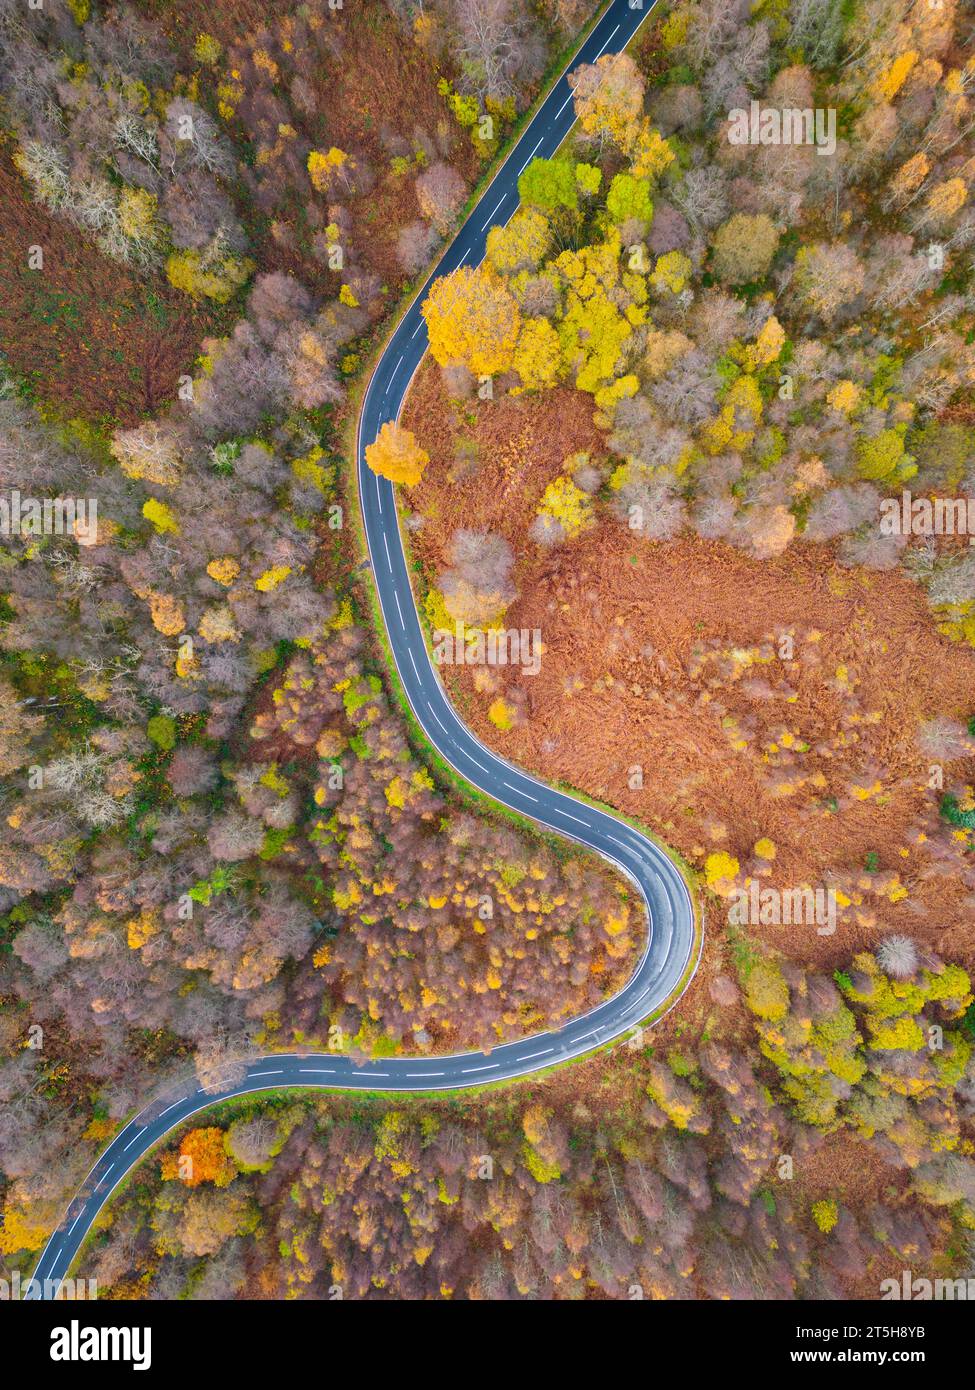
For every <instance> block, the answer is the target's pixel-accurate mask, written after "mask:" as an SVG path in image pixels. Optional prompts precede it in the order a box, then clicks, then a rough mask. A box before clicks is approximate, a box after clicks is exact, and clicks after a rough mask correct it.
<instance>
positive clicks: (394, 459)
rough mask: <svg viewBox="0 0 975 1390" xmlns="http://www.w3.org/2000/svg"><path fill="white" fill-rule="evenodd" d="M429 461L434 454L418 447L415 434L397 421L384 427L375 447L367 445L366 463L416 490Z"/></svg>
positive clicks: (387, 476)
mask: <svg viewBox="0 0 975 1390" xmlns="http://www.w3.org/2000/svg"><path fill="white" fill-rule="evenodd" d="M429 462H430V455H429V454H428V453H427V452H426V450H425V449H421V448H420V446H419V444H417V442H416V436H415V435H414V434H413V431H412V430H405V429H404V428H403V426H402V425H398V424H397V423H396V422H395V421H394V420H390V421H388V422H387V423H386V424H385V425H383V427H382V429H381V430H380V431H379V434H378V436H377V438H376V442H375V443H374V444H368V445H367V446H366V463H368V465H369V467H370V468H371V469H372V471H373V472H374V473H378V474H379V476H380V477H381V478H388V479H389V481H390V482H391V483H404V484H405V485H406V487H416V485H417V483H418V482H419V481H420V479H421V478H422V477H423V470H424V468H426V466H427V464H428V463H429Z"/></svg>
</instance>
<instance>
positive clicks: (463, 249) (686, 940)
mask: <svg viewBox="0 0 975 1390" xmlns="http://www.w3.org/2000/svg"><path fill="white" fill-rule="evenodd" d="M648 13H649V7H648V8H647V9H630V7H629V4H628V2H627V0H614V3H613V4H612V5H610V7H609V8H608V10H607V11H606V13H605V14H604V15H603V17H602V18H601V19H600V21H599V23H598V24H597V25H596V26H595V28H594V29H593V32H592V33H591V34H590V36H589V38H588V39H587V40H586V43H585V44H584V45H583V47H582V49H581V50H580V51H579V53H578V55H577V56H576V58H575V59H574V60H573V62H572V64H571V67H575V65H576V64H577V63H579V62H593V61H594V60H595V59H596V58H597V57H599V56H600V54H602V53H605V52H615V51H617V50H618V49H620V48H623V47H624V46H625V45H626V44H627V43H628V42H629V40H630V38H631V37H632V35H633V33H634V32H635V30H636V29H637V28H638V27H639V25H640V23H641V22H642V20H643V19H644V18H645V17H646V15H647V14H648ZM572 123H573V112H572V100H571V91H570V89H569V85H568V82H567V80H566V77H565V76H563V77H561V78H560V79H559V81H558V82H557V83H556V84H555V86H554V87H553V89H552V91H551V92H550V94H549V96H548V97H547V98H546V100H545V102H544V103H543V104H542V106H541V107H540V108H539V110H538V112H537V113H536V115H535V117H534V119H533V120H532V121H531V123H530V124H529V125H528V126H527V127H526V129H525V131H524V133H523V134H522V136H521V138H520V140H519V142H518V144H517V145H516V146H515V147H514V149H513V150H512V152H511V153H510V154H509V156H508V158H507V160H506V161H505V163H504V164H503V166H502V167H501V169H500V170H499V171H498V173H497V175H496V176H495V178H494V180H493V181H492V182H491V184H490V185H489V186H488V188H487V190H486V191H485V193H484V194H483V196H482V197H481V199H480V201H479V203H478V205H477V207H476V208H475V209H474V211H473V212H472V213H471V214H470V216H469V217H468V219H467V221H466V222H465V223H464V225H463V227H462V228H461V229H460V231H459V233H458V234H457V237H456V238H455V240H454V242H453V243H452V245H451V246H450V247H449V248H448V249H447V251H446V253H445V255H444V257H443V258H442V260H441V261H440V263H439V264H438V266H437V268H436V271H435V274H434V276H431V280H430V281H428V283H427V285H425V286H424V288H423V290H422V291H421V292H420V293H419V294H418V295H417V297H416V299H415V301H414V303H413V304H412V305H411V307H410V309H409V312H408V313H407V314H406V315H405V316H404V318H403V320H402V322H401V323H400V325H399V327H398V328H397V330H396V332H395V333H394V334H393V337H392V338H391V339H390V342H389V345H388V346H387V348H386V350H385V352H384V353H383V356H382V358H381V360H380V362H379V364H378V365H377V367H376V370H375V372H374V373H373V376H372V380H371V382H370V385H369V388H368V390H367V392H366V396H365V399H364V402H363V407H362V412H361V415H360V420H359V435H358V443H357V449H358V470H359V492H360V500H361V504H362V512H363V517H364V521H365V529H366V537H367V540H368V544H369V552H370V556H371V562H372V569H373V573H374V576H375V581H376V587H377V590H378V593H379V598H380V603H381V605H382V612H383V618H384V621H385V625H386V630H387V633H388V637H389V642H390V645H391V647H392V651H393V656H394V658H395V661H396V665H397V667H398V670H399V674H400V678H401V680H402V683H403V687H404V689H405V691H406V694H407V697H408V699H409V701H410V704H411V706H412V708H413V711H414V713H415V715H416V718H417V720H418V722H419V723H420V725H421V726H422V728H423V730H424V731H425V733H426V735H427V737H428V738H429V739H430V741H431V743H432V744H434V745H435V747H436V748H437V749H438V751H439V752H440V754H441V756H442V757H443V758H445V759H446V761H447V762H449V763H450V764H451V765H452V766H453V767H454V768H455V769H456V771H457V772H459V773H460V774H461V776H462V777H464V778H465V780H466V781H468V782H471V783H473V785H474V786H476V787H478V788H479V789H480V790H481V791H483V792H485V793H487V794H488V795H489V796H490V797H492V798H493V799H494V800H496V801H499V802H502V803H504V804H505V805H506V806H508V807H510V808H512V809H513V810H515V811H518V812H520V813H521V814H523V815H525V816H528V817H530V818H532V819H533V820H535V821H537V822H539V823H541V824H542V825H544V826H546V827H548V828H550V829H551V830H554V831H556V832H558V834H560V835H564V836H568V837H569V838H571V839H573V840H577V841H579V842H580V843H581V844H584V845H587V846H588V847H589V848H591V849H594V850H596V851H597V852H598V853H600V854H601V855H603V856H604V857H605V858H606V859H608V860H610V861H611V862H612V863H613V864H614V865H616V866H617V867H618V868H620V869H621V870H622V871H623V872H624V873H625V874H626V875H627V876H628V877H629V878H630V879H631V881H632V882H633V883H634V885H635V886H636V887H637V888H638V889H639V892H640V894H641V896H642V897H643V900H644V902H645V903H646V906H647V911H648V915H649V921H650V932H649V939H648V944H647V947H646V950H645V952H644V955H643V957H642V959H641V961H640V963H639V965H638V967H637V969H636V972H635V973H634V975H633V976H632V978H631V979H630V980H629V982H628V983H627V984H626V985H625V986H624V988H623V989H622V990H621V991H620V993H619V994H617V995H615V996H614V997H613V998H612V999H607V1000H605V1001H603V1002H602V1003H601V1004H599V1005H598V1006H597V1007H596V1008H594V1009H592V1010H591V1011H590V1012H588V1013H586V1014H584V1015H582V1016H580V1017H579V1018H576V1019H573V1020H572V1021H571V1022H570V1023H568V1024H566V1025H565V1027H563V1028H560V1029H559V1030H558V1031H556V1032H548V1033H539V1034H537V1035H536V1036H535V1037H532V1038H524V1039H522V1040H520V1041H518V1042H513V1043H507V1044H505V1045H504V1046H502V1047H496V1048H494V1049H493V1051H492V1052H491V1053H490V1054H489V1055H488V1054H484V1053H460V1054H457V1055H454V1056H447V1057H425V1058H420V1057H392V1058H386V1059H384V1060H382V1061H376V1062H369V1063H364V1064H360V1065H356V1064H355V1063H354V1062H352V1061H351V1060H350V1059H349V1058H348V1057H346V1056H344V1055H342V1054H339V1053H309V1054H307V1055H304V1056H302V1055H300V1054H298V1053H292V1054H279V1053H272V1054H271V1055H269V1056H267V1057H264V1058H261V1059H260V1060H259V1061H255V1062H253V1063H251V1064H250V1066H249V1067H248V1068H247V1071H246V1076H245V1077H244V1079H243V1080H241V1079H240V1076H239V1075H238V1076H236V1077H234V1078H233V1079H232V1080H231V1081H230V1082H229V1084H228V1085H227V1086H226V1087H225V1088H224V1089H221V1090H216V1091H210V1092H205V1091H203V1090H202V1089H201V1088H200V1086H199V1084H198V1082H197V1080H196V1079H195V1078H193V1079H192V1080H189V1081H188V1082H187V1083H186V1086H185V1089H182V1090H177V1091H173V1092H172V1093H170V1094H168V1095H166V1096H164V1097H162V1098H161V1099H158V1100H156V1101H155V1102H153V1103H152V1104H151V1105H150V1106H148V1107H146V1109H144V1110H143V1111H142V1112H141V1113H140V1114H139V1115H137V1116H136V1117H135V1118H134V1119H133V1120H131V1121H129V1123H128V1124H127V1125H126V1126H125V1128H124V1129H123V1130H122V1131H121V1133H120V1134H119V1135H118V1136H117V1137H116V1138H115V1139H114V1140H113V1141H112V1143H111V1144H110V1145H109V1146H108V1148H107V1149H106V1150H105V1152H104V1153H103V1154H102V1155H101V1156H100V1157H99V1159H98V1161H97V1162H96V1164H95V1166H94V1167H93V1168H92V1170H91V1172H90V1173H89V1175H88V1177H87V1178H86V1180H85V1182H84V1183H83V1184H82V1188H81V1191H80V1192H79V1193H78V1195H77V1196H76V1197H75V1198H74V1199H73V1200H72V1202H71V1204H70V1206H69V1207H68V1211H67V1213H66V1215H65V1217H64V1220H63V1221H62V1223H61V1225H60V1226H59V1227H58V1229H57V1230H56V1231H55V1232H54V1234H53V1235H52V1236H51V1238H50V1240H49V1241H48V1243H47V1245H46V1246H45V1248H44V1250H43V1252H42V1253H41V1257H40V1259H39V1261H38V1264H37V1268H36V1269H35V1271H34V1278H35V1279H36V1280H38V1281H44V1280H59V1279H63V1278H64V1277H65V1275H66V1274H67V1271H68V1269H69V1268H70V1265H71V1261H72V1260H73V1259H74V1256H75V1254H76V1253H77V1251H78V1249H79V1247H80V1246H81V1243H82V1241H83V1240H84V1238H85V1236H86V1235H87V1233H88V1231H89V1229H90V1227H91V1224H92V1222H93V1221H94V1219H95V1217H96V1216H97V1214H98V1212H99V1211H100V1210H101V1208H102V1206H103V1205H104V1204H105V1202H106V1201H107V1200H108V1198H109V1196H110V1195H111V1193H112V1191H113V1190H114V1188H115V1187H116V1186H117V1185H118V1184H119V1183H120V1182H121V1181H122V1180H123V1178H124V1177H125V1176H126V1174H127V1173H128V1172H129V1171H130V1170H131V1169H132V1167H133V1166H134V1165H135V1164H136V1163H138V1162H139V1160H140V1159H141V1158H142V1157H143V1156H144V1155H145V1154H146V1153H147V1152H149V1150H150V1149H152V1148H153V1147H154V1145H156V1144H157V1143H159V1141H160V1140H161V1139H162V1138H163V1137H164V1136H165V1135H166V1134H167V1133H168V1132H169V1131H170V1130H172V1129H173V1128H175V1127H176V1126H177V1125H180V1124H182V1123H183V1121H184V1120H186V1119H188V1118H189V1117H190V1116H191V1115H194V1114H196V1113H197V1112H198V1111H201V1110H204V1109H206V1107H207V1106H210V1105H213V1104H214V1103H215V1102H217V1101H220V1100H227V1099H231V1098H233V1097H237V1096H243V1095H247V1094H248V1093H249V1092H256V1091H263V1090H268V1089H271V1088H278V1087H286V1086H320V1087H323V1088H325V1089H328V1088H333V1089H342V1090H362V1091H419V1092H423V1091H447V1090H457V1089H462V1088H464V1087H471V1086H478V1085H483V1084H485V1083H488V1082H494V1081H503V1080H506V1079H510V1078H514V1077H519V1076H525V1075H528V1074H530V1073H531V1072H535V1071H541V1070H544V1069H545V1068H546V1067H551V1066H555V1065H557V1064H558V1063H561V1062H565V1061H568V1060H569V1059H571V1058H573V1057H579V1056H582V1055H583V1054H584V1053H586V1052H589V1051H591V1050H592V1049H593V1048H596V1047H600V1046H602V1045H603V1044H605V1043H608V1042H610V1041H612V1040H613V1039H616V1038H620V1037H622V1036H623V1035H625V1034H627V1033H630V1032H631V1031H632V1030H633V1029H634V1028H636V1027H637V1026H638V1025H639V1024H640V1022H641V1020H643V1019H646V1018H648V1017H649V1016H650V1015H651V1014H653V1013H655V1012H656V1011H657V1010H658V1009H661V1008H662V1007H663V1006H665V1005H671V1004H673V1003H674V1002H675V1001H676V998H677V997H678V992H679V989H680V984H681V980H682V977H683V976H684V973H685V970H686V969H687V967H688V965H689V964H690V962H691V958H692V955H693V952H694V942H695V930H694V908H693V903H692V899H691V895H690V891H689V889H688V887H687V884H686V883H685V881H684V879H683V877H682V876H681V874H680V872H679V871H678V869H677V868H676V866H675V865H674V864H673V862H672V861H671V860H670V859H669V858H668V856H667V855H666V854H665V853H664V852H663V850H661V849H660V848H659V847H658V846H657V845H656V844H654V843H653V842H652V841H651V840H648V839H647V838H646V837H645V836H644V835H641V834H640V833H639V832H638V831H636V830H634V829H633V828H632V827H630V826H629V825H626V824H625V823H623V822H622V821H619V820H617V819H616V818H615V817H614V816H612V815H608V814H607V813H606V812H604V811H600V810H597V809H596V808H594V807H592V806H590V805H588V804H586V803H585V802H582V801H578V800H576V799H575V798H573V797H571V796H567V795H565V794H564V793H562V792H559V791H556V790H554V789H553V788H551V787H548V786H546V785H545V784H544V783H542V782H539V781H536V779H535V778H534V777H531V776H529V775H528V774H527V773H525V772H522V771H521V770H520V769H518V768H516V767H514V766H513V765H512V764H510V763H508V762H506V761H505V760H504V759H502V758H499V757H498V756H497V755H496V754H494V753H492V752H490V751H489V750H488V749H487V748H485V747H484V745H483V744H482V743H480V742H479V741H478V739H476V738H475V737H474V735H473V734H472V733H471V732H470V730H469V729H467V728H466V726H465V725H464V724H463V723H462V722H461V720H460V719H459V718H458V716H457V715H456V714H455V713H454V710H453V707H452V706H451V704H450V702H449V700H448V699H447V697H446V695H445V693H444V690H443V686H442V685H441V683H440V680H439V678H438V676H437V674H436V671H435V668H434V667H433V665H432V664H431V661H430V659H429V657H428V655H427V649H426V644H425V641H424V637H423V632H422V630H421V628H420V622H419V618H418V616H417V611H416V605H415V603H414V600H413V594H412V590H411V588H410V579H409V573H408V570H407V565H406V559H405V556H404V553H403V546H402V543H401V539H400V534H399V527H398V522H397V513H396V505H395V499H394V495H393V488H392V485H391V484H390V483H388V482H386V481H385V480H384V479H380V478H377V477H376V476H375V474H373V473H372V472H371V471H370V470H369V468H368V467H367V466H366V463H365V445H366V444H369V443H371V441H372V440H373V439H375V437H376V435H377V434H378V432H379V429H380V427H381V426H382V425H383V424H384V423H385V422H386V421H387V420H392V419H395V418H396V417H397V416H398V414H399V411H400V409H401V407H402V403H403V399H404V397H405V395H406V388H407V386H408V384H409V381H410V379H411V377H412V375H413V373H414V371H415V370H416V368H417V366H418V365H419V362H420V360H421V358H422V357H423V354H424V353H425V351H426V346H427V337H426V326H425V324H424V321H423V318H422V315H421V313H420V305H421V304H422V302H423V300H424V298H425V297H426V293H427V289H428V288H429V284H430V283H432V280H433V279H434V278H435V277H436V276H439V275H443V274H446V273H447V272H448V271H450V270H453V269H455V268H456V267H457V266H459V265H462V264H465V263H466V264H468V265H476V264H478V263H479V262H480V260H481V258H482V257H483V254H484V243H485V238H486V235H487V230H488V228H489V227H491V226H493V225H495V224H496V223H499V222H500V223H504V222H507V221H508V218H509V217H510V216H511V214H512V213H513V212H514V210H515V207H516V206H517V182H518V175H519V173H520V172H521V171H522V169H523V168H524V167H525V165H526V164H527V163H528V162H529V161H530V160H531V159H533V158H535V157H536V156H543V157H551V155H552V154H554V152H555V150H556V149H557V148H558V146H559V145H560V144H561V142H562V140H563V139H564V138H565V135H566V133H567V132H568V130H569V128H570V127H571V125H572ZM645 775H646V772H645ZM42 1292H43V1291H42V1290H40V1289H38V1290H37V1291H36V1292H34V1291H33V1290H32V1291H31V1293H30V1295H29V1296H39V1295H40V1294H42Z"/></svg>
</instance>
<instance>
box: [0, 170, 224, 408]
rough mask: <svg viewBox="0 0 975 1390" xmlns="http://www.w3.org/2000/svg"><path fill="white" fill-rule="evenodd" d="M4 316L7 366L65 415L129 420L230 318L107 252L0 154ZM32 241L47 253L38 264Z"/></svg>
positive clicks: (164, 392)
mask: <svg viewBox="0 0 975 1390" xmlns="http://www.w3.org/2000/svg"><path fill="white" fill-rule="evenodd" d="M0 222H2V224H3V228H4V235H3V237H0V306H2V308H0V324H2V336H3V349H4V352H5V354H6V356H7V360H8V362H9V364H10V366H11V367H12V368H13V369H14V371H15V372H17V373H18V374H19V375H21V376H23V377H24V378H25V379H26V382H27V384H28V387H29V389H30V390H31V392H32V393H33V394H34V395H36V397H37V398H38V399H39V400H42V401H44V402H46V403H47V404H49V405H52V406H55V407H57V408H58V410H59V411H60V412H61V413H63V414H65V415H67V416H73V415H81V416H84V417H85V418H86V419H88V420H98V421H101V422H104V423H106V424H111V423H117V424H121V425H130V424H132V423H134V422H135V421H136V420H139V419H141V418H142V417H143V416H144V415H147V414H150V413H152V412H153V411H156V410H158V409H159V408H161V407H162V406H163V405H164V404H165V402H166V401H168V400H171V399H172V398H173V397H174V396H175V394H176V388H177V385H178V378H179V376H180V374H181V373H183V372H189V371H191V370H192V367H193V362H194V359H195V357H196V354H197V352H198V350H199V343H200V340H201V338H203V337H204V336H206V335H207V334H208V333H212V332H214V331H215V330H216V329H217V328H218V326H219V325H220V324H221V323H222V322H223V321H224V319H225V318H226V314H225V313H224V312H223V311H220V310H216V309H215V308H214V307H213V306H212V305H211V306H208V307H203V306H198V305H194V303H193V302H192V300H190V299H188V298H187V296H186V295H185V294H183V293H181V292H180V291H179V290H175V289H172V288H171V287H170V286H169V285H168V284H167V283H166V281H165V279H164V278H163V277H161V276H153V277H152V278H151V279H149V278H147V277H144V276H140V275H139V274H137V273H136V272H134V271H130V270H128V269H127V268H126V267H125V266H123V265H119V264H118V263H117V262H116V261H112V260H109V259H108V258H107V257H106V256H103V255H102V254H101V253H100V252H99V251H98V249H97V248H96V247H95V246H94V245H93V244H92V242H91V241H89V240H88V239H87V238H86V237H85V236H83V235H82V234H81V233H80V232H79V231H78V229H77V228H76V227H72V226H71V225H70V224H69V223H67V222H65V221H61V220H59V219H58V218H55V217H51V216H49V215H48V213H47V212H45V210H44V209H43V208H42V207H41V206H40V205H39V204H38V203H35V202H33V201H32V199H31V196H30V192H29V190H28V188H27V185H26V184H25V182H24V181H23V179H22V178H21V177H20V175H19V174H18V173H17V171H16V170H15V169H14V168H13V166H12V164H11V163H10V159H9V153H8V152H7V151H4V152H3V153H2V155H0ZM32 246H39V247H40V248H41V250H42V251H43V253H44V263H43V268H42V269H38V270H32V269H30V268H29V265H28V254H29V250H30V248H31V247H32Z"/></svg>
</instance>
